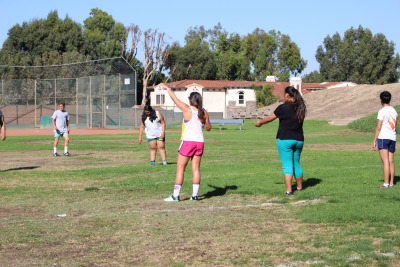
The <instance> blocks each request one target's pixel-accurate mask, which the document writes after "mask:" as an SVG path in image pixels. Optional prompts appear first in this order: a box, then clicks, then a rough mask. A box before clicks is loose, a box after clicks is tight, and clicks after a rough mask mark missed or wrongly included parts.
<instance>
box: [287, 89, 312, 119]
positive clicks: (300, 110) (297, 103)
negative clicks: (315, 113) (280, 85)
mask: <svg viewBox="0 0 400 267" xmlns="http://www.w3.org/2000/svg"><path fill="white" fill-rule="evenodd" d="M285 93H288V94H289V96H290V97H292V98H293V100H294V101H293V102H289V103H290V105H291V106H292V107H293V108H294V110H295V114H294V118H295V119H296V120H298V122H299V123H302V122H303V121H304V118H305V117H306V113H307V107H306V103H305V102H304V99H303V97H302V96H301V94H300V92H299V91H298V90H297V89H296V88H294V87H293V86H288V87H286V88H285Z"/></svg>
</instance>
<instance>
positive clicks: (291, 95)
mask: <svg viewBox="0 0 400 267" xmlns="http://www.w3.org/2000/svg"><path fill="white" fill-rule="evenodd" d="M305 115H306V104H305V102H304V100H303V97H302V96H301V94H300V92H299V91H298V90H297V89H296V88H294V87H292V86H288V87H286V88H285V103H284V104H282V105H280V106H278V107H277V108H276V109H275V111H274V112H273V113H272V114H271V115H269V116H267V117H265V118H264V119H262V120H260V121H256V123H255V126H256V127H261V126H262V125H263V124H267V123H269V122H271V121H273V120H275V119H276V118H278V119H279V128H278V132H277V134H276V138H277V139H278V143H277V144H278V152H279V156H280V158H281V162H282V168H283V175H284V179H285V185H286V192H285V194H287V195H293V192H292V180H293V176H294V177H295V178H296V183H297V190H299V191H300V190H302V189H303V170H302V168H301V166H300V154H301V151H302V150H303V145H304V134H303V121H304V118H305Z"/></svg>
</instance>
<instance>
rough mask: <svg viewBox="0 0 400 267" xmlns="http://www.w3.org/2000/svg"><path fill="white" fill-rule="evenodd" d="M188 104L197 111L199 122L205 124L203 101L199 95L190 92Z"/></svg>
mask: <svg viewBox="0 0 400 267" xmlns="http://www.w3.org/2000/svg"><path fill="white" fill-rule="evenodd" d="M189 103H190V105H191V106H193V107H195V108H197V110H198V111H199V115H198V117H199V120H200V121H201V123H205V122H206V117H205V113H204V109H203V99H202V97H201V95H200V94H199V93H197V92H192V93H190V95H189Z"/></svg>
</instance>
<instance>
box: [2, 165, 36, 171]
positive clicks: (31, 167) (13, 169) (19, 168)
mask: <svg viewBox="0 0 400 267" xmlns="http://www.w3.org/2000/svg"><path fill="white" fill-rule="evenodd" d="M37 168H39V166H29V167H18V168H12V169H8V170H3V171H0V172H9V171H23V170H33V169H37Z"/></svg>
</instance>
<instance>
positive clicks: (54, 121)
mask: <svg viewBox="0 0 400 267" xmlns="http://www.w3.org/2000/svg"><path fill="white" fill-rule="evenodd" d="M52 121H53V127H54V130H57V126H56V119H53V120H52Z"/></svg>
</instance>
